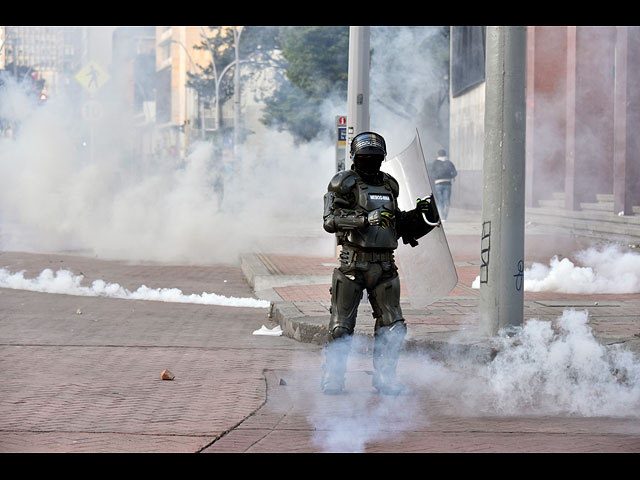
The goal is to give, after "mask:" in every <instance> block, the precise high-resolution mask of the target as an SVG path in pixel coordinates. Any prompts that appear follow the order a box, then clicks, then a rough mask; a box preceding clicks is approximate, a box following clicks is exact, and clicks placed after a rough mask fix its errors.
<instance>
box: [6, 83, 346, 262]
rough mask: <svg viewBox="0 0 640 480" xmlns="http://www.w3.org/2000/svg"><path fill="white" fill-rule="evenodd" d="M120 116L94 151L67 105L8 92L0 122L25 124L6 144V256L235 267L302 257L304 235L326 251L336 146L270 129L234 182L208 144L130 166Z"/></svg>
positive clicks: (13, 88)
mask: <svg viewBox="0 0 640 480" xmlns="http://www.w3.org/2000/svg"><path fill="white" fill-rule="evenodd" d="M115 103H116V102H115V101H114V104H115ZM113 110H114V111H110V110H107V111H106V112H105V115H104V116H105V120H104V123H102V124H101V126H100V128H99V129H96V133H95V137H96V139H95V140H94V142H93V150H92V151H89V149H88V148H83V147H81V141H80V140H81V138H82V137H81V132H84V131H85V126H84V125H82V122H78V121H77V119H75V117H74V112H75V110H74V108H73V105H72V103H71V102H70V101H68V99H66V98H64V96H62V95H61V96H60V97H58V98H50V100H49V101H48V103H47V104H45V105H37V104H35V103H34V102H31V101H30V99H29V97H28V96H27V95H26V92H24V91H23V90H22V89H21V88H20V87H19V86H18V85H16V84H15V83H11V82H10V81H9V82H7V83H6V84H5V85H4V86H3V87H2V88H1V89H0V118H3V119H10V120H11V121H12V122H14V123H15V125H17V126H18V128H17V129H16V130H17V131H16V133H15V135H14V136H13V138H8V137H0V245H1V248H2V249H3V250H13V251H69V250H71V251H77V252H79V253H89V254H94V255H97V256H100V257H103V258H116V259H126V260H142V261H160V262H174V263H187V264H193V263H197V264H211V263H235V262H237V261H238V256H239V255H240V254H241V253H244V252H250V251H255V250H261V249H264V250H269V251H272V252H274V253H278V252H280V253H282V250H283V249H285V250H286V251H287V252H292V251H295V248H296V246H295V243H294V242H293V241H291V240H290V239H291V238H293V237H294V236H296V235H299V236H301V237H305V236H306V237H308V239H307V241H306V242H305V244H304V247H305V248H307V249H310V250H311V253H314V254H317V255H325V254H330V252H331V238H329V236H328V235H326V234H324V232H323V231H322V227H321V221H318V218H320V219H321V218H322V195H323V194H324V190H325V189H326V183H327V181H328V180H327V179H329V178H330V177H331V174H332V168H333V166H334V164H335V160H334V159H335V147H334V146H333V145H331V144H329V143H328V142H326V141H324V142H323V141H317V142H312V143H310V144H308V145H304V146H300V147H295V146H294V145H293V142H292V140H291V138H290V136H289V135H288V134H286V133H278V132H268V133H265V134H263V135H262V136H261V137H260V138H255V139H252V140H251V141H249V142H247V143H246V144H245V145H243V146H242V147H241V153H242V159H243V166H242V168H241V169H239V170H240V171H239V172H234V173H233V174H231V173H230V171H229V169H228V168H226V167H228V165H225V163H224V162H222V160H221V158H219V156H218V155H216V153H215V152H214V148H213V146H212V145H211V144H210V143H208V142H195V143H194V144H192V146H191V148H190V151H189V152H188V154H187V156H186V158H184V159H180V158H179V157H177V156H174V157H164V158H162V157H157V158H154V159H152V160H149V159H146V158H145V159H142V158H131V157H130V153H129V149H128V146H129V145H130V143H131V141H132V140H131V136H132V133H131V131H133V130H134V129H133V128H131V129H130V130H127V128H126V127H131V125H130V124H128V121H127V117H126V115H124V114H123V113H122V112H119V111H118V109H117V108H115V107H114V109H113ZM101 137H104V138H102V139H101ZM100 139H101V140H100ZM219 176H222V180H223V188H224V191H223V193H222V191H221V190H218V189H217V188H216V182H217V180H218V177H219ZM309 225H311V227H309ZM317 237H321V239H320V240H318V239H317Z"/></svg>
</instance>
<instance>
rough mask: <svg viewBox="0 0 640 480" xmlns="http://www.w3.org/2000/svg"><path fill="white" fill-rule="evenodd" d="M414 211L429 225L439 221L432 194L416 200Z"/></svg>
mask: <svg viewBox="0 0 640 480" xmlns="http://www.w3.org/2000/svg"><path fill="white" fill-rule="evenodd" d="M416 209H417V210H419V211H420V212H422V213H423V214H424V216H425V218H426V219H427V221H428V222H429V223H438V222H439V221H440V214H439V213H438V207H437V206H436V201H435V199H434V198H433V193H432V194H430V195H429V196H428V197H426V198H419V199H418V200H416Z"/></svg>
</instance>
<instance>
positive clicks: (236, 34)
mask: <svg viewBox="0 0 640 480" xmlns="http://www.w3.org/2000/svg"><path fill="white" fill-rule="evenodd" d="M243 28H244V27H233V43H234V48H235V54H236V69H235V73H234V77H233V78H234V86H233V99H234V109H233V158H234V161H235V162H236V168H238V171H240V168H239V167H238V166H237V163H238V162H239V161H240V158H239V153H238V146H239V145H240V132H241V130H242V123H241V122H242V116H241V115H240V36H241V35H242V30H243Z"/></svg>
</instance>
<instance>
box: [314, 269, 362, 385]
mask: <svg viewBox="0 0 640 480" xmlns="http://www.w3.org/2000/svg"><path fill="white" fill-rule="evenodd" d="M361 298H362V287H361V286H360V285H358V283H356V282H355V281H354V280H351V279H350V278H348V277H347V276H346V275H345V274H344V273H342V272H341V271H340V270H338V269H335V270H334V272H333V279H332V285H331V319H330V320H329V335H330V338H329V342H328V343H327V345H326V346H325V349H324V354H325V361H324V364H323V365H322V383H321V388H322V391H323V393H325V394H338V393H341V392H342V391H343V390H344V374H345V372H346V370H347V359H348V357H349V352H350V350H351V339H352V334H353V330H354V328H355V325H356V316H357V314H358V304H359V303H360V299H361Z"/></svg>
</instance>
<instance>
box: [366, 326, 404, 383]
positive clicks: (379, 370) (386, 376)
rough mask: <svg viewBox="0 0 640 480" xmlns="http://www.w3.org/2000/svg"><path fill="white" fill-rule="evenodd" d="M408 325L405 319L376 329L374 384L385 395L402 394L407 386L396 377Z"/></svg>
mask: <svg viewBox="0 0 640 480" xmlns="http://www.w3.org/2000/svg"><path fill="white" fill-rule="evenodd" d="M406 332H407V327H406V326H405V324H404V322H403V321H399V322H396V323H394V324H393V325H391V326H389V327H380V328H378V329H376V331H375V337H374V345H373V368H374V370H375V371H374V374H373V386H374V388H375V389H376V390H377V391H378V393H381V394H383V395H400V394H401V393H402V392H403V391H404V389H405V387H404V385H403V384H402V383H400V381H399V380H398V378H397V377H396V369H397V366H398V359H399V358H400V352H401V351H402V346H403V344H404V337H405V335H406Z"/></svg>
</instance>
